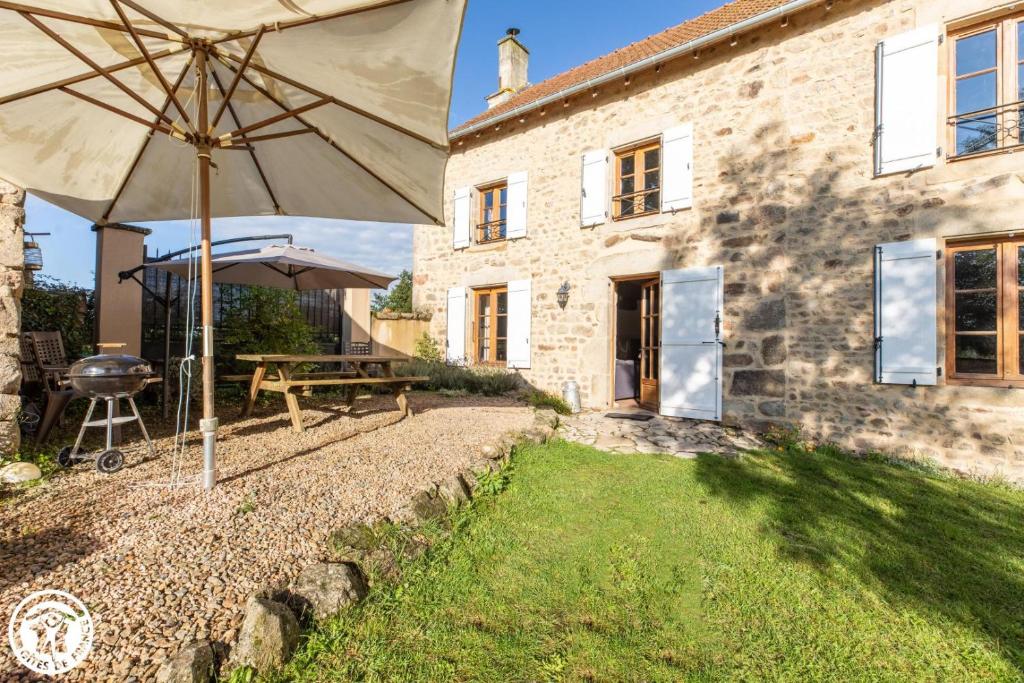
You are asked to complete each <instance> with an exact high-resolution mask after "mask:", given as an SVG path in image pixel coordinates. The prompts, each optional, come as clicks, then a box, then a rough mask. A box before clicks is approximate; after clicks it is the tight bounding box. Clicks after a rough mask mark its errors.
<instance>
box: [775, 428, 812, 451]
mask: <svg viewBox="0 0 1024 683" xmlns="http://www.w3.org/2000/svg"><path fill="white" fill-rule="evenodd" d="M762 438H763V439H764V441H765V443H767V444H768V445H769V446H773V447H774V448H775V450H776V451H779V452H781V451H796V452H804V451H808V450H813V449H814V446H813V444H810V443H808V442H807V441H805V440H804V439H803V438H802V435H801V433H800V429H799V428H797V427H772V428H771V429H769V430H768V431H767V432H765V433H764V434H763V435H762Z"/></svg>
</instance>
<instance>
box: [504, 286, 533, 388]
mask: <svg viewBox="0 0 1024 683" xmlns="http://www.w3.org/2000/svg"><path fill="white" fill-rule="evenodd" d="M532 313H533V311H532V302H531V296H530V281H529V280H514V281H512V282H509V283H508V342H507V344H508V347H507V348H508V366H509V367H510V368H528V367H530V318H531V316H532Z"/></svg>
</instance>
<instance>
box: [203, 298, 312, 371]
mask: <svg viewBox="0 0 1024 683" xmlns="http://www.w3.org/2000/svg"><path fill="white" fill-rule="evenodd" d="M219 332H220V337H219V341H218V350H217V357H218V360H219V361H220V362H221V363H222V364H223V367H222V368H218V370H220V371H227V372H229V373H241V372H251V371H252V363H241V362H239V361H236V360H235V356H236V355H237V354H240V353H293V354H314V353H317V351H318V350H319V347H318V345H317V341H316V331H315V330H314V329H313V327H312V326H311V325H310V324H309V323H308V322H306V316H305V315H304V314H303V313H302V309H301V308H299V297H298V294H296V292H294V291H292V290H290V289H275V288H271V287H248V288H246V289H245V290H243V291H242V293H241V296H240V297H239V300H238V305H237V306H234V307H232V308H231V309H230V310H229V311H228V312H227V313H226V314H225V315H224V318H223V320H222V321H221V324H220V330H219ZM193 381H194V380H193Z"/></svg>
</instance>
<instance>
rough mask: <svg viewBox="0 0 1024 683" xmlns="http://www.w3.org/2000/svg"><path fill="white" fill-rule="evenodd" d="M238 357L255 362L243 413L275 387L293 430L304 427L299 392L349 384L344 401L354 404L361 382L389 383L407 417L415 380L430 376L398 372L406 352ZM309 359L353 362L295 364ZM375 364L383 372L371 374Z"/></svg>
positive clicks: (243, 414) (237, 377)
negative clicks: (327, 367) (317, 368)
mask: <svg viewBox="0 0 1024 683" xmlns="http://www.w3.org/2000/svg"><path fill="white" fill-rule="evenodd" d="M235 358H237V359H238V360H241V361H247V362H252V363H255V364H256V369H255V370H254V371H253V374H252V377H251V379H250V383H249V397H248V400H247V401H246V403H245V406H244V407H243V408H242V417H246V416H248V415H249V414H250V413H251V412H252V408H253V405H255V403H256V397H257V396H258V395H259V392H260V391H275V392H278V393H281V394H284V401H285V404H286V405H287V406H288V415H289V416H290V417H291V421H292V430H293V431H295V432H301V431H302V412H301V411H300V409H299V399H298V395H299V394H303V393H308V392H309V391H310V390H311V389H312V388H313V387H326V386H332V387H339V386H340V387H347V392H346V394H345V402H346V404H348V405H349V406H351V405H352V403H353V402H354V401H355V399H356V391H357V389H358V388H359V387H360V386H366V385H388V386H390V387H391V390H392V392H393V393H394V396H395V401H396V402H397V403H398V409H399V410H400V411H401V412H402V417H407V416H410V415H412V411H411V410H410V409H409V401H408V400H407V399H406V396H405V394H406V392H408V391H409V390H410V389H411V388H412V385H413V384H414V383H416V382H425V381H427V380H428V379H429V377H398V376H396V375H395V368H394V364H395V363H401V362H405V361H408V360H409V359H408V358H406V357H404V356H366V355H352V354H340V355H304V354H297V355H289V354H264V353H243V354H239V355H237V356H235ZM306 363H343V364H346V365H348V366H350V367H351V368H352V370H351V371H347V370H340V371H337V372H334V371H326V372H296V368H298V367H299V366H301V365H304V364H306ZM372 367H378V368H380V373H381V374H380V375H379V376H371V375H370V369H371V368H372ZM268 373H270V374H268ZM275 373H276V374H275ZM224 379H235V380H240V379H249V376H247V375H232V376H229V377H225V378H224Z"/></svg>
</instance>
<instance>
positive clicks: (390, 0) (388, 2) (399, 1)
mask: <svg viewBox="0 0 1024 683" xmlns="http://www.w3.org/2000/svg"><path fill="white" fill-rule="evenodd" d="M411 1H412V0H385V2H379V3H377V4H375V5H369V6H366V7H357V8H355V9H346V10H340V11H338V12H332V13H330V14H323V15H321V16H317V17H308V18H306V19H296V20H294V21H278V22H275V23H274V24H273V25H272V26H268V27H267V28H266V30H268V31H277V32H278V33H280V32H281V31H284V30H285V29H289V28H297V27H299V26H307V25H309V24H318V23H320V22H321V21H328V20H330V19H340V18H342V17H349V16H352V15H355V14H362V13H364V12H372V11H373V10H378V9H386V8H388V7H393V6H395V5H404V4H405V3H407V2H411ZM255 33H256V31H242V32H240V33H233V34H231V35H228V36H224V37H223V38H218V39H217V40H214V41H212V44H214V45H216V44H218V43H226V42H230V41H233V40H241V39H242V38H248V37H249V36H252V35H255Z"/></svg>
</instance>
